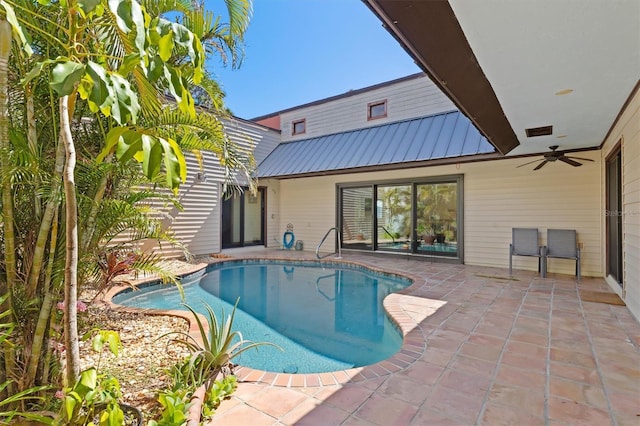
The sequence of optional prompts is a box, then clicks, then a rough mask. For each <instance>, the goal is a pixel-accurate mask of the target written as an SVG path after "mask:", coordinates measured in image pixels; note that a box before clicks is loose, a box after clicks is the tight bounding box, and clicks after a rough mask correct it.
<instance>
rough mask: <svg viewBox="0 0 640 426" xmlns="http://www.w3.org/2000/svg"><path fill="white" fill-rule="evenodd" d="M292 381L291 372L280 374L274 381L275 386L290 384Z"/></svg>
mask: <svg viewBox="0 0 640 426" xmlns="http://www.w3.org/2000/svg"><path fill="white" fill-rule="evenodd" d="M290 381H291V377H290V375H289V374H278V375H277V376H276V378H275V380H274V381H273V385H274V386H288V385H289V382H290Z"/></svg>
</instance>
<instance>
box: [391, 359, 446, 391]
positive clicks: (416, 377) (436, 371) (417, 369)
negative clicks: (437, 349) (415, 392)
mask: <svg viewBox="0 0 640 426" xmlns="http://www.w3.org/2000/svg"><path fill="white" fill-rule="evenodd" d="M443 371H444V367H441V366H439V365H435V364H431V363H428V362H423V361H416V362H415V363H413V364H412V365H411V367H409V368H408V369H406V370H404V371H402V372H400V373H399V375H400V376H404V377H407V378H408V379H410V380H413V381H415V382H418V383H420V384H427V385H432V384H434V383H435V382H436V381H437V380H438V378H439V377H440V375H441V374H442V372H443Z"/></svg>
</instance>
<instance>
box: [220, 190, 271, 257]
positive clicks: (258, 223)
mask: <svg viewBox="0 0 640 426" xmlns="http://www.w3.org/2000/svg"><path fill="white" fill-rule="evenodd" d="M264 197H265V191H264V188H258V192H257V194H255V195H252V194H250V193H249V192H248V191H244V192H243V193H242V194H237V195H234V196H233V197H231V198H228V199H225V200H223V201H222V248H231V247H244V246H254V245H262V244H264V205H265V203H264V201H265V200H264Z"/></svg>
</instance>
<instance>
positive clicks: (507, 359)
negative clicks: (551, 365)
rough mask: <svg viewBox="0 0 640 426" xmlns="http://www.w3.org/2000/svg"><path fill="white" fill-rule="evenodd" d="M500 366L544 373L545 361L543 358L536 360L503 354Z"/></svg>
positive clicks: (529, 357) (535, 358) (509, 353)
mask: <svg viewBox="0 0 640 426" xmlns="http://www.w3.org/2000/svg"><path fill="white" fill-rule="evenodd" d="M502 364H504V365H510V366H512V367H518V368H521V369H523V370H528V371H533V372H534V373H543V374H544V373H545V371H546V369H547V361H546V359H545V358H537V357H532V356H527V355H522V354H517V353H512V352H505V353H504V354H503V355H502Z"/></svg>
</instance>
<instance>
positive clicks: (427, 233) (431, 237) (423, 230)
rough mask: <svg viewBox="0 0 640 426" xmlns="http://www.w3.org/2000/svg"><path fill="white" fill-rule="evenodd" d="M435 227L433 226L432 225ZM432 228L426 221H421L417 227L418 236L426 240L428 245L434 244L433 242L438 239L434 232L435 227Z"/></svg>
mask: <svg viewBox="0 0 640 426" xmlns="http://www.w3.org/2000/svg"><path fill="white" fill-rule="evenodd" d="M432 228H433V227H432ZM432 228H431V229H430V228H429V227H427V226H426V225H425V224H424V223H419V224H418V227H417V228H416V232H417V234H418V237H419V238H420V239H421V240H422V241H424V243H425V244H428V245H433V243H434V242H435V240H436V235H435V233H434V232H433V229H432Z"/></svg>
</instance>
